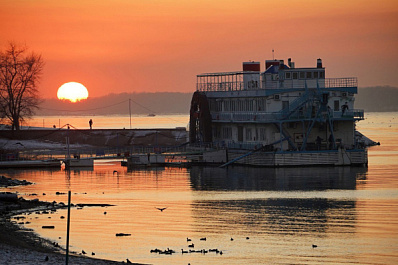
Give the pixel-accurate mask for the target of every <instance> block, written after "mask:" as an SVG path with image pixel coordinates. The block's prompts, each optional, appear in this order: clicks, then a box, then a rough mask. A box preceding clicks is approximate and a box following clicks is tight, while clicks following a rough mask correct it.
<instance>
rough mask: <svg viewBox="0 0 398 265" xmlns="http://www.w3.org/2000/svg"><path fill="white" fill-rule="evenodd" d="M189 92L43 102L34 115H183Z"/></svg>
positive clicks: (187, 111)
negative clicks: (75, 101) (74, 101)
mask: <svg viewBox="0 0 398 265" xmlns="http://www.w3.org/2000/svg"><path fill="white" fill-rule="evenodd" d="M191 97H192V93H178V92H162V93H121V94H109V95H107V96H104V97H96V98H88V99H87V100H84V101H81V102H77V103H71V102H69V101H60V100H58V99H55V98H54V99H44V100H43V102H42V104H41V105H40V109H39V111H37V112H36V115H94V114H95V115H110V114H126V115H128V114H129V99H131V114H133V115H137V114H139V115H143V114H144V115H145V114H187V113H189V108H190V103H191Z"/></svg>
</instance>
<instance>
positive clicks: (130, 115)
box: [129, 98, 131, 130]
mask: <svg viewBox="0 0 398 265" xmlns="http://www.w3.org/2000/svg"><path fill="white" fill-rule="evenodd" d="M129 113H130V130H131V98H129Z"/></svg>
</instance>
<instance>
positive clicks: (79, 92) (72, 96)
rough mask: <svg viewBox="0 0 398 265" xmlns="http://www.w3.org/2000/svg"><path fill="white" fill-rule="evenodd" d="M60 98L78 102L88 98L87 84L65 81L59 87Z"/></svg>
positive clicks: (58, 95)
mask: <svg viewBox="0 0 398 265" xmlns="http://www.w3.org/2000/svg"><path fill="white" fill-rule="evenodd" d="M57 97H58V99H61V100H69V101H70V102H77V101H80V100H82V99H87V98H88V90H87V88H86V87H85V86H83V85H82V84H80V83H77V82H69V83H65V84H63V85H62V86H60V87H59V88H58V92H57Z"/></svg>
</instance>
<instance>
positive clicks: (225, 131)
mask: <svg viewBox="0 0 398 265" xmlns="http://www.w3.org/2000/svg"><path fill="white" fill-rule="evenodd" d="M222 138H223V139H232V128H231V127H223V128H222Z"/></svg>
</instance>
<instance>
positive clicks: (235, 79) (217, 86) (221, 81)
mask: <svg viewBox="0 0 398 265" xmlns="http://www.w3.org/2000/svg"><path fill="white" fill-rule="evenodd" d="M244 74H245V73H244V72H236V73H225V74H224V75H223V73H220V74H218V75H216V74H204V75H198V76H197V83H196V90H197V91H204V92H227V91H243V90H263V89H299V90H304V89H306V88H308V89H316V88H320V89H334V88H337V89H339V88H353V87H357V86H358V79H357V78H356V77H343V78H319V79H296V80H291V79H286V80H284V79H279V80H266V79H264V78H263V75H261V74H257V75H258V76H257V78H255V79H256V80H258V85H256V86H248V85H247V84H246V85H245V81H244V78H243V77H244ZM250 74H251V75H253V73H250ZM254 75H256V74H254ZM248 80H249V81H246V82H251V81H252V80H251V79H250V78H248ZM253 80H254V79H253ZM256 82H257V81H256Z"/></svg>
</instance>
